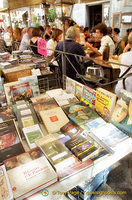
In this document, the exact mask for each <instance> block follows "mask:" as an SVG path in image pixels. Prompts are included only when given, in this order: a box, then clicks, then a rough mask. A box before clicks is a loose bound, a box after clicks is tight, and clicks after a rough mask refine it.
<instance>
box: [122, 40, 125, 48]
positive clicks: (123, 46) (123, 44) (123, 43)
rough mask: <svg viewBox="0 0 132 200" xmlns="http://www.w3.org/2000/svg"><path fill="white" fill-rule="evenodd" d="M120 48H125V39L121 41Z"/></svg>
mask: <svg viewBox="0 0 132 200" xmlns="http://www.w3.org/2000/svg"><path fill="white" fill-rule="evenodd" d="M121 48H122V50H124V48H125V41H123V40H122V41H121Z"/></svg>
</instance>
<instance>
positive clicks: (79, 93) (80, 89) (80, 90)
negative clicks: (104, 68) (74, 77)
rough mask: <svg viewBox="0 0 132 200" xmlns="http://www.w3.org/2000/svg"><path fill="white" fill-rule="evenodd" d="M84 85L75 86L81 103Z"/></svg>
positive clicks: (76, 94) (77, 84)
mask: <svg viewBox="0 0 132 200" xmlns="http://www.w3.org/2000/svg"><path fill="white" fill-rule="evenodd" d="M83 86H84V85H83V84H81V83H79V82H77V83H76V84H75V96H76V97H77V98H78V100H79V101H81V99H82V95H83Z"/></svg>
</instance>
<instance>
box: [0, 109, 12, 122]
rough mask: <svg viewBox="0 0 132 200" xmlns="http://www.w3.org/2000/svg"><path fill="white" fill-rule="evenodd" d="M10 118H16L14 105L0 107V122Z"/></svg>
mask: <svg viewBox="0 0 132 200" xmlns="http://www.w3.org/2000/svg"><path fill="white" fill-rule="evenodd" d="M10 119H15V115H14V113H13V109H12V107H7V106H5V107H0V123H1V122H4V121H6V120H10Z"/></svg>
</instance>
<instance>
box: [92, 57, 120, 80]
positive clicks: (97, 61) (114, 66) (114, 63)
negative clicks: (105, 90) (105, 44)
mask: <svg viewBox="0 0 132 200" xmlns="http://www.w3.org/2000/svg"><path fill="white" fill-rule="evenodd" d="M94 58H95V60H94V63H95V64H97V65H100V66H101V67H103V69H106V68H107V69H109V71H110V81H113V80H114V79H116V78H118V75H119V69H120V65H118V64H119V61H118V60H115V59H112V58H109V60H108V62H111V63H108V62H107V61H103V59H102V56H97V57H94ZM115 70H117V71H118V73H115ZM113 72H114V75H116V77H114V76H113Z"/></svg>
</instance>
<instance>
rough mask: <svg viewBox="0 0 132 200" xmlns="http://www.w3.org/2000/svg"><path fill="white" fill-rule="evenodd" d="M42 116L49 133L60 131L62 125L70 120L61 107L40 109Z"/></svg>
mask: <svg viewBox="0 0 132 200" xmlns="http://www.w3.org/2000/svg"><path fill="white" fill-rule="evenodd" d="M40 116H41V118H42V121H43V123H44V125H45V127H46V129H47V131H48V133H55V132H58V131H59V130H60V128H61V127H62V126H64V125H65V124H66V123H67V122H69V119H68V118H67V116H66V115H65V113H64V112H63V110H62V109H61V108H60V107H57V108H53V109H50V110H43V111H40Z"/></svg>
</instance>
